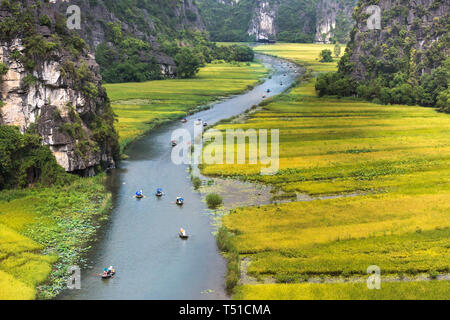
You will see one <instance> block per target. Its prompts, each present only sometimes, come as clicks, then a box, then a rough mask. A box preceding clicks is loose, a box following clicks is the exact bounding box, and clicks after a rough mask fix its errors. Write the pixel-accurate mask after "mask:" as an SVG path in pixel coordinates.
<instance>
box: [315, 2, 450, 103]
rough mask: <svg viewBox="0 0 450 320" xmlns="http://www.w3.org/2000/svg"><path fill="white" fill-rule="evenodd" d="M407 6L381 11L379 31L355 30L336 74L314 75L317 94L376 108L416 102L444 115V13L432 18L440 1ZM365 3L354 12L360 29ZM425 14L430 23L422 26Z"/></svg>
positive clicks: (448, 65) (448, 77) (448, 69)
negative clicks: (366, 102)
mask: <svg viewBox="0 0 450 320" xmlns="http://www.w3.org/2000/svg"><path fill="white" fill-rule="evenodd" d="M407 3H408V2H405V1H403V2H402V1H393V3H392V7H391V8H389V9H387V10H386V11H385V12H383V15H382V17H383V21H382V26H383V29H382V30H381V31H378V30H369V31H361V30H363V29H361V30H360V29H358V28H355V30H354V31H353V32H352V39H351V42H350V43H349V45H348V47H347V52H346V53H345V55H344V57H343V58H342V59H341V61H340V63H339V71H338V72H337V73H334V74H324V75H321V76H320V77H319V79H318V81H317V85H316V89H317V90H318V92H319V95H320V96H324V95H337V96H340V97H343V96H357V97H360V98H363V99H367V100H369V101H373V102H375V103H378V104H407V105H414V104H419V105H422V106H427V107H437V108H438V109H439V110H441V111H444V112H449V111H450V101H449V95H450V92H449V81H450V59H449V58H448V54H449V48H450V34H449V33H448V30H449V28H450V20H449V14H448V12H446V13H444V15H443V16H440V17H439V16H433V14H434V12H435V11H434V10H435V9H436V8H438V7H439V6H441V5H444V3H441V2H440V1H434V2H433V3H432V4H431V6H430V7H428V8H424V7H423V6H418V5H415V4H407ZM367 5H368V4H367V3H365V2H364V3H363V2H361V3H360V6H359V7H358V8H357V10H355V14H354V18H355V20H357V21H359V25H360V26H363V25H364V23H363V22H364V21H365V20H364V19H366V18H367V16H366V14H365V13H364V8H365V7H366V6H367ZM410 9H414V13H415V19H414V21H413V23H412V24H409V23H408V22H407V21H408V19H407V17H408V14H409V12H410ZM425 16H426V17H427V19H429V20H430V21H431V23H429V24H426V23H423V21H422V19H421V18H423V17H425ZM356 34H357V35H358V36H357V37H356ZM432 39H433V40H432ZM434 40H435V41H434ZM420 43H421V44H420ZM355 60H356V62H355Z"/></svg>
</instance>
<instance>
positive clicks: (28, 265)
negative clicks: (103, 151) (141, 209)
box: [0, 177, 109, 300]
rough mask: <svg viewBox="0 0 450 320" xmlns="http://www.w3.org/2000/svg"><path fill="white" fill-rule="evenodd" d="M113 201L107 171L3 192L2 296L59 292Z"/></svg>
mask: <svg viewBox="0 0 450 320" xmlns="http://www.w3.org/2000/svg"><path fill="white" fill-rule="evenodd" d="M108 203H109V194H108V193H106V192H105V189H104V186H103V178H102V177H96V178H89V179H82V178H78V179H76V181H75V182H73V184H71V185H69V186H65V187H54V188H39V189H38V188H36V189H28V190H26V191H25V190H6V191H2V192H0V300H32V299H36V298H44V299H46V298H52V297H54V296H55V295H56V294H57V293H58V292H59V290H61V289H62V288H64V286H65V284H66V279H67V274H66V272H65V271H66V268H67V266H69V265H74V264H77V263H78V262H79V260H78V259H79V258H80V255H81V253H83V252H84V251H85V250H86V243H87V241H89V239H90V238H91V236H92V235H93V234H94V233H95V231H96V229H97V223H98V220H99V218H101V217H102V214H103V213H104V212H105V208H106V207H107V205H108Z"/></svg>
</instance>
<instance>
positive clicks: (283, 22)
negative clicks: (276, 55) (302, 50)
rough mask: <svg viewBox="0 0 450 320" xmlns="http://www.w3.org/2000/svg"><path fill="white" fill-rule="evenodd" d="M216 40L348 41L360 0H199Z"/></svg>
mask: <svg viewBox="0 0 450 320" xmlns="http://www.w3.org/2000/svg"><path fill="white" fill-rule="evenodd" d="M197 2H198V4H199V7H200V14H201V16H202V18H203V20H204V21H205V24H206V28H207V30H208V31H209V33H210V35H211V39H212V40H214V41H254V40H278V41H286V42H325V43H334V42H341V43H344V42H346V41H348V39H349V33H350V30H351V28H352V26H353V23H354V22H353V20H352V16H351V14H352V11H353V7H354V5H355V3H356V0H311V1H308V0H240V1H235V0H229V1H222V0H198V1H197Z"/></svg>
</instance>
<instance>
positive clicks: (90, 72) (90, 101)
mask: <svg viewBox="0 0 450 320" xmlns="http://www.w3.org/2000/svg"><path fill="white" fill-rule="evenodd" d="M33 2H34V1H33ZM30 8H33V7H32V6H31V1H23V2H22V6H20V7H14V8H11V7H2V9H1V10H0V23H1V27H2V28H0V30H2V33H0V62H1V63H2V64H3V65H5V66H6V67H7V68H8V72H7V73H6V74H5V75H4V76H3V77H2V81H0V92H1V97H0V100H1V101H3V106H2V107H1V109H0V123H1V124H6V125H14V126H17V127H19V128H20V130H21V131H22V132H25V131H28V132H32V133H37V134H39V135H40V136H41V137H42V142H43V144H45V145H48V146H49V147H50V149H51V151H52V152H53V154H54V155H55V158H56V160H57V162H58V163H59V164H60V165H61V166H62V167H63V168H64V169H65V170H66V171H68V172H76V173H80V174H83V175H93V174H94V173H95V169H96V167H98V166H100V165H101V166H103V167H104V168H107V167H114V166H115V159H116V157H117V154H118V144H117V135H116V133H115V131H114V127H113V122H114V118H113V114H112V110H111V107H110V104H109V101H108V98H107V95H106V92H105V91H104V89H103V88H102V86H101V77H100V76H99V72H98V65H97V63H96V61H95V59H94V57H93V55H92V54H91V53H89V52H88V51H87V50H86V48H85V47H84V45H83V43H82V42H79V41H78V40H77V39H78V38H77V37H72V36H71V35H70V33H69V32H68V30H67V29H62V30H59V32H62V33H63V34H59V33H58V32H57V31H56V29H57V27H56V21H57V19H58V17H59V12H58V11H55V10H54V9H53V8H52V7H51V6H48V5H45V4H43V3H41V6H40V7H38V8H35V9H30ZM44 15H45V16H46V17H47V18H48V19H49V20H46V21H45V22H46V24H48V25H49V26H45V27H43V26H42V23H39V22H38V21H39V20H41V22H42V21H44V20H43V18H42V17H43V16H44ZM12 26H14V27H15V28H14V29H13V28H12ZM8 28H9V29H8ZM42 35H44V36H42ZM69 44H70V46H69Z"/></svg>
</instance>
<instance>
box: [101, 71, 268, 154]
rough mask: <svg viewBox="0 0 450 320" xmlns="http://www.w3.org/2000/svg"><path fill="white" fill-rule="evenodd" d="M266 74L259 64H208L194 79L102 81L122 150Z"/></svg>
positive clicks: (251, 83) (257, 80) (250, 86)
mask: <svg viewBox="0 0 450 320" xmlns="http://www.w3.org/2000/svg"><path fill="white" fill-rule="evenodd" d="M266 73H267V70H266V68H265V67H264V66H263V65H262V64H260V63H256V62H255V63H249V64H246V63H211V64H208V65H207V66H205V67H203V68H201V70H200V72H199V73H198V75H197V76H196V77H195V78H194V79H169V80H159V81H149V82H143V83H120V84H106V85H105V88H106V89H107V92H108V96H109V98H110V99H111V102H112V107H113V109H114V112H115V113H116V114H117V116H118V118H117V119H118V122H117V123H116V129H117V130H118V132H119V140H120V144H121V146H122V149H123V148H124V147H125V146H126V145H127V144H128V143H130V142H131V141H133V140H134V139H136V138H137V137H139V136H141V135H142V134H144V133H145V132H147V131H149V130H151V129H152V128H154V127H155V126H157V125H159V124H161V123H164V122H166V121H170V120H175V119H179V118H181V117H183V116H185V115H186V114H188V113H190V112H193V111H195V110H198V109H199V108H201V107H204V106H205V105H206V104H208V103H211V102H213V101H215V100H217V99H219V98H220V97H226V96H229V95H233V94H238V93H241V92H243V91H245V90H248V89H250V88H252V87H253V86H254V85H256V84H257V83H258V82H259V80H260V79H261V78H262V77H264V76H265V74H266Z"/></svg>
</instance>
